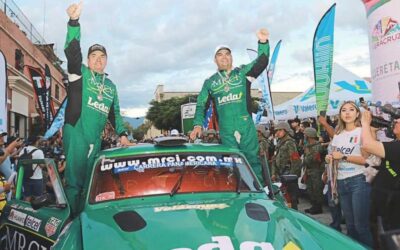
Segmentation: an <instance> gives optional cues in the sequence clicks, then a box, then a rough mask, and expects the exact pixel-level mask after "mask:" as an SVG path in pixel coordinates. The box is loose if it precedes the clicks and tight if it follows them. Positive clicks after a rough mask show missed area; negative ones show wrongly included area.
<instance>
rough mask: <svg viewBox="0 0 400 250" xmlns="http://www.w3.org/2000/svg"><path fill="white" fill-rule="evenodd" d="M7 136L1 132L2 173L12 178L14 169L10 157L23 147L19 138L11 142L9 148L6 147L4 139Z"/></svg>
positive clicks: (0, 158) (0, 164)
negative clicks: (18, 148)
mask: <svg viewBox="0 0 400 250" xmlns="http://www.w3.org/2000/svg"><path fill="white" fill-rule="evenodd" d="M6 135H7V133H6V132H4V131H0V172H1V174H2V175H3V176H4V178H6V180H7V179H8V178H10V176H11V174H12V173H13V171H14V169H13V166H12V164H11V160H10V155H11V154H12V153H13V152H14V150H15V149H16V148H17V147H19V146H21V145H22V140H21V139H19V138H17V139H15V140H14V141H13V142H11V143H10V144H9V145H8V146H7V147H5V146H4V144H5V141H4V137H5V136H6Z"/></svg>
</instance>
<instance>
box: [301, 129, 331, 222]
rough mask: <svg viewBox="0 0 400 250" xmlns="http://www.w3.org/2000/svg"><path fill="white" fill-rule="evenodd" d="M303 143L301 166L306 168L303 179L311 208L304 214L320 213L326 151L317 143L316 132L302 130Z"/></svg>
mask: <svg viewBox="0 0 400 250" xmlns="http://www.w3.org/2000/svg"><path fill="white" fill-rule="evenodd" d="M304 137H305V141H306V142H307V143H306V144H305V146H304V159H303V165H304V166H305V167H306V173H305V177H304V178H305V179H306V181H305V182H306V185H307V193H308V196H309V197H310V201H311V207H310V208H308V209H306V210H305V212H306V213H309V214H320V213H322V203H323V199H324V196H323V193H322V190H323V188H324V184H323V183H322V179H321V176H322V173H323V172H324V170H325V163H324V159H325V155H326V149H325V147H323V146H322V145H321V143H320V142H319V141H318V135H317V130H315V129H314V128H306V129H305V130H304Z"/></svg>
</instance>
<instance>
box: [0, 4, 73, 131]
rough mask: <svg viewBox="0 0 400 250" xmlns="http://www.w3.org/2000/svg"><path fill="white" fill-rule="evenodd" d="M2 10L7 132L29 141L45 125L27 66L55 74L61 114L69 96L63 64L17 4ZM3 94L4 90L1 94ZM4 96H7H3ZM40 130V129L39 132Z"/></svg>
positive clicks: (0, 29) (53, 94)
mask: <svg viewBox="0 0 400 250" xmlns="http://www.w3.org/2000/svg"><path fill="white" fill-rule="evenodd" d="M0 3H2V6H0V8H1V9H0V50H1V52H2V53H3V54H4V56H5V59H6V64H7V84H6V86H7V87H6V91H7V120H8V124H7V131H8V133H9V134H10V135H14V136H19V137H23V138H26V137H27V136H29V135H30V134H31V133H35V131H34V130H35V129H38V128H37V127H38V126H39V124H41V120H40V119H41V117H40V115H39V108H38V104H37V102H36V99H35V92H34V89H33V87H32V83H31V80H30V78H29V73H28V70H27V68H26V67H25V66H32V67H36V68H39V69H41V70H42V71H43V72H44V69H45V65H48V66H49V68H50V72H51V76H52V79H51V84H52V87H51V99H52V101H53V104H54V108H55V110H56V111H57V109H58V107H59V106H60V104H61V102H62V101H63V100H64V98H65V96H66V90H65V87H64V85H63V82H62V80H63V70H62V68H61V66H60V64H61V60H60V59H59V58H58V57H57V56H56V55H55V53H54V51H53V44H47V43H46V42H45V41H44V39H43V38H41V37H40V35H38V34H39V33H38V32H37V31H36V29H35V28H34V27H33V25H32V24H30V22H29V20H28V19H27V18H26V16H25V15H24V14H23V13H22V12H21V11H20V10H19V8H18V6H16V4H15V3H14V2H13V1H6V2H2V1H0ZM1 92H3V90H1ZM2 94H3V93H2ZM35 126H36V128H35Z"/></svg>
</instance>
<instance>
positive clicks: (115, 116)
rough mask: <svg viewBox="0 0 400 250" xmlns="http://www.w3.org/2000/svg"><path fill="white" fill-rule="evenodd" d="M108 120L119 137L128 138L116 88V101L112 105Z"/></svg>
mask: <svg viewBox="0 0 400 250" xmlns="http://www.w3.org/2000/svg"><path fill="white" fill-rule="evenodd" d="M108 119H109V120H110V122H111V125H112V126H113V127H114V128H115V131H116V132H117V134H118V135H119V136H127V135H128V133H127V132H126V129H125V127H124V121H123V120H122V117H121V113H120V109H119V99H118V93H117V89H116V88H115V95H114V100H113V103H112V105H111V109H110V112H109V113H108Z"/></svg>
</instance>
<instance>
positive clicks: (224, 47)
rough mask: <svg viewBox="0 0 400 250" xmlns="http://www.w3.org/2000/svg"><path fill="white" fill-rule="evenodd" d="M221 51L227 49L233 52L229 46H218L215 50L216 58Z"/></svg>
mask: <svg viewBox="0 0 400 250" xmlns="http://www.w3.org/2000/svg"><path fill="white" fill-rule="evenodd" d="M221 49H227V50H229V52H232V51H231V48H230V47H229V46H228V45H225V44H221V45H218V46H217V47H216V48H215V51H214V56H215V55H216V54H217V52H218V51H220V50H221Z"/></svg>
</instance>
